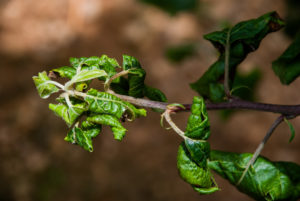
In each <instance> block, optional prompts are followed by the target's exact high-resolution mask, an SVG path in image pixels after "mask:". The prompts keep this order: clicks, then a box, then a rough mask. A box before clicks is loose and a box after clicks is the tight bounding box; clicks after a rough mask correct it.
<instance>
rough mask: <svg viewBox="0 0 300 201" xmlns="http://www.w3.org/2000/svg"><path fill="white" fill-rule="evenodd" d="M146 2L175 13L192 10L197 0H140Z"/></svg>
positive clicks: (172, 13)
mask: <svg viewBox="0 0 300 201" xmlns="http://www.w3.org/2000/svg"><path fill="white" fill-rule="evenodd" d="M140 1H141V2H145V3H148V4H152V5H155V6H157V7H159V8H160V9H162V10H164V11H166V12H168V13H170V14H171V15H175V14H176V13H178V12H180V11H192V10H194V9H195V8H196V6H197V4H198V1H197V0H140Z"/></svg>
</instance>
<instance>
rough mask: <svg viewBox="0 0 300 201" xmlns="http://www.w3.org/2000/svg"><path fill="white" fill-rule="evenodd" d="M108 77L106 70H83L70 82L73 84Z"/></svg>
mask: <svg viewBox="0 0 300 201" xmlns="http://www.w3.org/2000/svg"><path fill="white" fill-rule="evenodd" d="M105 76H107V74H106V72H105V71H104V70H97V69H94V70H83V71H80V72H79V73H78V74H76V75H75V76H74V77H73V78H72V80H70V82H71V83H76V82H85V81H88V80H92V79H95V78H99V77H105Z"/></svg>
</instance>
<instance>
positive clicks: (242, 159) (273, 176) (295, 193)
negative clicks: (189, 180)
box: [208, 151, 300, 201]
mask: <svg viewBox="0 0 300 201" xmlns="http://www.w3.org/2000/svg"><path fill="white" fill-rule="evenodd" d="M251 157H252V154H248V153H244V154H237V153H230V152H222V151H211V155H210V161H209V163H208V166H209V167H210V168H211V169H213V170H214V171H216V172H217V173H218V174H220V175H221V176H222V177H224V178H225V179H227V180H228V181H229V182H230V183H232V184H233V185H236V184H237V182H238V181H239V179H240V178H241V176H242V174H243V171H244V169H245V167H246V165H247V163H248V162H249V161H250V159H251ZM299 174H300V166H299V165H296V164H293V163H286V162H271V161H269V160H268V159H266V158H264V157H258V158H257V160H256V162H255V163H254V165H253V167H252V168H250V169H249V170H248V172H247V174H246V175H245V178H244V179H243V180H242V182H241V183H240V184H239V185H238V186H237V188H238V190H240V191H242V192H244V193H246V194H248V195H249V196H251V197H253V198H254V199H256V200H289V201H293V200H297V199H299V198H300V179H299ZM295 177H296V178H295Z"/></svg>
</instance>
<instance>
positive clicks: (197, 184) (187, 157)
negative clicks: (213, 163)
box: [177, 143, 218, 194]
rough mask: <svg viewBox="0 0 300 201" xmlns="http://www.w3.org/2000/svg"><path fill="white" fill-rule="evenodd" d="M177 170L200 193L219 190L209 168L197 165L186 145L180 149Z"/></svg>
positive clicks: (182, 145)
mask: <svg viewBox="0 0 300 201" xmlns="http://www.w3.org/2000/svg"><path fill="white" fill-rule="evenodd" d="M206 163H207V162H206ZM177 168H178V170H179V174H180V176H181V178H182V179H183V180H184V181H186V182H187V183H189V184H191V185H192V187H193V188H194V189H195V190H196V191H198V192H199V193H206V194H208V193H213V192H215V191H217V190H218V187H216V186H215V185H214V182H213V178H212V174H211V172H210V170H209V168H208V167H205V166H203V165H202V164H201V165H199V164H198V163H196V162H195V161H194V160H193V158H192V156H191V154H190V152H189V151H188V149H187V148H186V146H185V144H184V143H182V144H181V145H180V146H179V149H178V155H177Z"/></svg>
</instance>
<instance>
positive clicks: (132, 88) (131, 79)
mask: <svg viewBox="0 0 300 201" xmlns="http://www.w3.org/2000/svg"><path fill="white" fill-rule="evenodd" d="M123 70H128V71H129V74H128V85H129V90H128V95H129V96H133V97H136V98H142V97H144V94H143V90H144V87H145V86H144V81H145V77H146V72H145V71H144V69H142V67H141V64H140V62H139V61H138V60H137V59H136V58H134V57H132V56H128V55H123Z"/></svg>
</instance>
